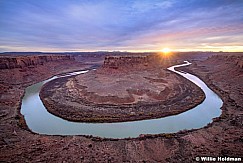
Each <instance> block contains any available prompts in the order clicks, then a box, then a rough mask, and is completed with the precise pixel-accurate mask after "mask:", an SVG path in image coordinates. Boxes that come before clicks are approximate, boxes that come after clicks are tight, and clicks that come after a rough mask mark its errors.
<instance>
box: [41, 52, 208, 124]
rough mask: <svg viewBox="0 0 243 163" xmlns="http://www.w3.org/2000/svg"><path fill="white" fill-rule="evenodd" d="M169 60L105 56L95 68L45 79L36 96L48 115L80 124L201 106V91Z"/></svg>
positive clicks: (132, 117) (170, 112) (147, 116)
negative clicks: (174, 69) (170, 67)
mask: <svg viewBox="0 0 243 163" xmlns="http://www.w3.org/2000/svg"><path fill="white" fill-rule="evenodd" d="M162 61H163V62H162ZM168 64H169V63H167V64H164V60H163V56H162V55H150V56H140V55H137V56H136V55H134V56H107V57H105V60H104V64H103V65H102V67H101V68H98V69H97V70H95V71H90V72H87V73H85V74H80V75H78V76H75V77H71V78H62V79H56V80H53V81H50V82H48V83H46V84H45V85H44V86H43V87H42V89H41V92H40V97H41V99H42V101H43V103H44V105H45V106H46V108H47V110H48V111H49V112H51V113H52V114H54V115H57V116H59V117H62V118H64V119H68V120H71V121H80V122H121V121H134V120H142V119H151V118H160V117H165V116H168V115H174V114H178V113H181V112H183V111H186V110H189V109H191V108H193V107H195V106H196V105H198V104H200V103H201V102H202V101H203V100H204V98H205V95H204V93H203V92H202V90H201V89H200V88H199V87H197V86H196V85H195V84H193V83H191V82H189V81H188V80H186V79H184V78H183V77H181V76H179V75H176V74H174V73H172V72H169V71H168V70H166V69H165V67H167V65H168ZM170 64H172V63H170ZM178 101H180V102H178Z"/></svg>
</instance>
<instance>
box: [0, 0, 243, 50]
mask: <svg viewBox="0 0 243 163" xmlns="http://www.w3.org/2000/svg"><path fill="white" fill-rule="evenodd" d="M0 6H1V11H0V45H1V46H0V51H16V50H18V49H19V50H21V51H62V50H64V51H68V50H74V49H75V50H82V51H85V50H106V49H107V50H157V49H160V48H163V47H164V46H171V47H172V48H175V49H181V48H183V47H184V48H185V49H194V48H200V47H202V48H203V47H205V46H208V47H210V46H217V47H223V46H232V47H233V46H234V45H235V46H238V47H239V46H241V45H242V43H241V40H240V39H239V38H242V37H243V30H242V29H243V28H242V25H243V2H242V1H241V0H239V1H237V0H234V1H229V0H214V1H212V0H202V1H201V0H191V1H186V0H185V1H184V0H182V1H179V0H166V1H160V0H154V1H149V0H135V1H129V0H127V1H119V0H104V1H98V0H92V1H91V0H89V1H88V0H87V1H86V0H83V1H74V0H59V1H54V0H53V1H48V0H47V1H34V0H24V1H19V0H11V1H0ZM222 37H224V38H228V39H223V40H220V39H212V38H222ZM210 38H211V39H210ZM234 38H235V39H234ZM232 40H233V43H234V45H233V44H232V43H231V42H230V41H232ZM35 49H36V50H35ZM237 50H239V48H237ZM242 50H243V49H242Z"/></svg>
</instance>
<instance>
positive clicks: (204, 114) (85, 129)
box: [21, 61, 223, 138]
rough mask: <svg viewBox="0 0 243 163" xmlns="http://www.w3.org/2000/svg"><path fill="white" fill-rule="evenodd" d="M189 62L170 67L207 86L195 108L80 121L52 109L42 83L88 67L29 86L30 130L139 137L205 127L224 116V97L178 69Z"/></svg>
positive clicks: (25, 101)
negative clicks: (113, 120)
mask: <svg viewBox="0 0 243 163" xmlns="http://www.w3.org/2000/svg"><path fill="white" fill-rule="evenodd" d="M187 65H190V63H189V62H187V61H185V63H184V64H180V65H175V66H172V67H169V68H168V70H170V71H173V72H175V73H177V74H179V75H181V76H183V77H185V78H186V79H188V80H190V81H191V82H193V83H195V84H196V85H197V86H199V87H200V88H201V89H202V90H203V92H204V93H205V95H206V98H205V100H204V101H203V102H202V103H201V104H199V105H197V106H196V107H194V108H193V109H191V110H188V111H186V112H183V113H180V114H178V115H173V116H168V117H164V118H159V119H150V120H139V121H132V122H118V123H83V122H82V123H79V122H70V121H67V120H64V119H62V118H59V117H57V116H55V115H52V114H51V113H49V112H48V111H47V110H46V108H45V106H44V105H43V103H42V101H41V100H40V97H39V92H40V89H41V86H42V85H43V84H45V83H46V82H48V81H51V80H54V79H57V78H60V77H64V76H72V75H77V74H82V73H86V72H88V70H86V71H79V72H72V73H68V74H66V75H64V76H54V77H52V78H50V79H47V80H45V81H42V82H39V83H36V84H33V85H31V86H29V87H27V88H26V90H25V95H24V97H23V99H22V105H21V114H22V115H24V118H25V120H26V123H27V125H28V127H29V129H30V130H32V131H33V132H35V133H39V134H45V135H93V136H98V137H106V138H128V137H137V136H139V135H140V134H159V133H174V132H178V131H180V130H184V129H187V130H188V129H197V128H201V127H204V126H206V125H207V124H208V123H210V122H212V119H213V118H215V117H219V116H220V114H221V109H220V108H221V107H222V105H223V101H222V100H221V99H220V98H219V96H218V95H217V94H215V93H214V92H213V91H212V90H211V89H209V88H208V87H207V85H206V84H205V83H204V82H203V81H202V80H200V79H199V78H198V77H196V76H194V75H191V74H189V73H185V72H179V71H176V70H175V69H174V68H175V67H181V66H187ZM91 71H93V70H91Z"/></svg>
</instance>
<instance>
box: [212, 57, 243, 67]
mask: <svg viewBox="0 0 243 163" xmlns="http://www.w3.org/2000/svg"><path fill="white" fill-rule="evenodd" d="M209 60H216V61H219V60H224V62H225V63H234V65H235V66H237V67H238V68H241V69H242V68H243V56H242V55H228V56H226V55H214V56H212V57H210V58H209Z"/></svg>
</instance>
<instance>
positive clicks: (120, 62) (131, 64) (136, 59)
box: [102, 55, 160, 69]
mask: <svg viewBox="0 0 243 163" xmlns="http://www.w3.org/2000/svg"><path fill="white" fill-rule="evenodd" d="M159 61H160V60H159V57H158V56H157V55H148V56H142V55H131V56H128V55H126V56H106V57H105V60H104V64H103V66H102V67H103V68H111V69H119V68H122V69H124V68H141V67H148V66H152V65H153V66H154V65H156V64H158V63H159Z"/></svg>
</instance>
